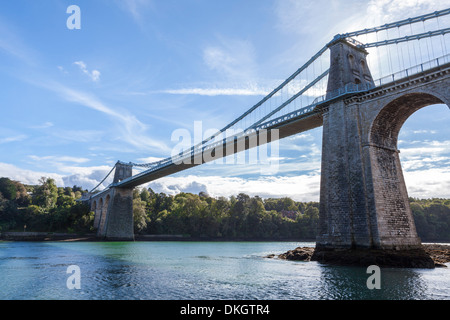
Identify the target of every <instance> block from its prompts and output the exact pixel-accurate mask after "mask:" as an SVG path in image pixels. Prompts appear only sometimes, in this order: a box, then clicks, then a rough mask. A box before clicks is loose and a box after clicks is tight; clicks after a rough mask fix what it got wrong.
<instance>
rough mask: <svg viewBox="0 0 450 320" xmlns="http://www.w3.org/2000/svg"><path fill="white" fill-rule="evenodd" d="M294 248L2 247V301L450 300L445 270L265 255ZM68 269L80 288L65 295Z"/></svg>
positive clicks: (220, 245)
mask: <svg viewBox="0 0 450 320" xmlns="http://www.w3.org/2000/svg"><path fill="white" fill-rule="evenodd" d="M298 246H314V244H313V243H296V242H290V243H288V242H280V243H278V242H267V243H265V242H255V243H253V242H248V243H247V242H115V243H114V242H113V243H102V242H73V243H63V242H0V271H1V272H0V288H1V290H0V299H2V300H10V299H14V300H22V299H27V300H29V299H38V300H47V299H52V300H53V299H56V300H58V299H65V300H67V299H69V300H79V299H82V300H94V299H95V300H111V299H126V300H139V299H144V300H325V299H326V300H330V299H331V300H340V299H343V300H366V299H383V300H404V299H407V300H411V299H413V300H449V299H450V268H438V269H434V270H426V269H423V270H422V269H390V268H385V269H381V274H380V280H381V289H379V290H376V289H375V290H369V289H368V288H367V279H368V277H369V276H370V274H368V273H367V269H366V268H358V267H337V266H328V265H322V264H319V263H317V262H293V261H283V260H279V259H267V258H264V256H266V255H268V254H270V253H275V254H280V253H284V252H286V251H287V250H291V249H294V248H296V247H298ZM70 265H77V266H78V267H79V270H80V275H79V283H80V289H73V290H70V289H69V288H68V287H67V280H68V278H69V277H71V276H72V274H68V273H67V268H68V267H69V266H70Z"/></svg>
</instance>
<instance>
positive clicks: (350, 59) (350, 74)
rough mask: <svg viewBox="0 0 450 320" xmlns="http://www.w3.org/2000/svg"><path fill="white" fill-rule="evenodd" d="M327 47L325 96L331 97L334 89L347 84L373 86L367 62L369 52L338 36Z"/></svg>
mask: <svg viewBox="0 0 450 320" xmlns="http://www.w3.org/2000/svg"><path fill="white" fill-rule="evenodd" d="M328 47H329V49H330V60H331V61H330V74H329V76H328V87H327V98H332V97H333V95H334V94H335V92H336V91H338V90H339V89H342V88H345V87H348V86H356V85H357V86H361V88H363V87H366V88H367V87H374V86H375V84H374V81H373V78H372V74H371V72H370V70H369V67H368V64H367V55H368V54H369V53H368V52H367V51H366V50H365V49H363V48H360V47H358V46H357V43H355V44H353V43H350V42H348V40H346V39H343V38H340V37H336V39H335V40H334V41H332V42H331V43H330V44H329V45H328Z"/></svg>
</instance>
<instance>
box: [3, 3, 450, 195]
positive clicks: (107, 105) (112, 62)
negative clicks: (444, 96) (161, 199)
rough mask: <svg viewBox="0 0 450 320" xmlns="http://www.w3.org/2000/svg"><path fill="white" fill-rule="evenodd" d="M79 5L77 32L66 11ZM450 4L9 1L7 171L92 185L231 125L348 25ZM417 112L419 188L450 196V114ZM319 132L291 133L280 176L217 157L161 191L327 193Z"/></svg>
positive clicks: (415, 191)
mask: <svg viewBox="0 0 450 320" xmlns="http://www.w3.org/2000/svg"><path fill="white" fill-rule="evenodd" d="M72 4H75V5H78V6H79V7H80V9H81V29H80V30H69V29H68V28H67V27H66V20H67V19H68V18H69V14H67V13H66V9H67V7H68V6H70V5H72ZM447 7H450V1H449V0H440V1H432V0H402V1H400V0H350V1H349V0H331V1H328V0H327V1H325V0H317V1H304V0H264V1H261V0H239V1H237V0H226V1H225V0H223V1H222V0H215V1H212V0H164V1H163V0H70V1H62V0H46V1H32V0H14V1H1V2H0V59H1V61H2V63H1V64H0V88H1V90H0V110H1V115H2V118H1V119H2V121H1V125H0V176H7V177H10V178H11V179H15V180H19V181H21V182H23V183H37V181H38V179H39V178H40V177H41V176H48V177H53V178H54V179H55V180H56V181H57V183H58V185H60V186H73V185H75V184H76V185H79V186H80V185H81V186H83V187H84V188H92V187H93V186H94V185H96V184H97V182H99V181H100V180H101V179H102V178H103V177H104V175H105V174H106V173H107V172H108V171H109V170H110V169H111V167H112V166H113V165H114V164H115V163H116V161H117V160H121V161H126V162H128V161H132V162H151V161H152V160H155V159H161V158H166V157H169V156H170V155H171V150H172V149H173V147H174V146H175V145H176V142H174V141H172V140H171V136H172V133H173V132H174V131H175V130H177V129H187V130H189V131H191V132H193V131H194V129H193V127H194V122H195V121H202V123H203V127H204V128H205V129H207V128H222V127H223V126H224V125H226V124H227V123H229V122H230V121H232V120H233V119H234V118H236V117H237V116H239V115H240V114H242V113H243V112H244V111H245V110H247V109H248V108H249V107H251V106H252V105H254V104H255V103H256V102H257V101H259V100H260V99H261V98H262V97H263V94H264V93H268V92H270V91H271V90H272V89H273V88H275V87H276V86H277V85H278V84H280V83H281V82H282V81H283V80H284V79H285V78H287V77H288V76H289V75H290V74H292V73H293V72H294V71H295V70H297V69H298V68H299V67H300V66H301V65H302V64H303V63H305V62H306V61H307V60H308V59H309V58H310V57H311V56H312V55H313V54H315V53H316V52H317V51H318V50H319V49H320V48H322V46H323V45H324V44H325V43H327V42H328V41H330V40H331V39H332V37H333V36H334V35H335V34H337V33H344V32H348V31H353V30H357V29H361V28H366V27H370V26H377V25H381V24H384V23H387V22H392V21H396V20H398V19H404V18H408V17H411V16H416V15H420V14H423V13H428V12H433V11H435V10H441V9H445V8H447ZM448 111H449V110H448V108H447V107H446V106H443V105H440V106H432V107H428V108H425V109H423V110H420V111H419V112H417V113H416V114H414V115H413V116H412V117H411V118H410V119H409V120H408V121H407V123H406V124H405V126H404V127H403V129H402V132H401V137H400V142H399V147H400V149H401V150H402V163H403V167H404V171H405V179H406V181H407V184H408V191H409V193H410V195H411V196H416V197H420V198H423V197H433V196H437V197H450V191H449V190H450V170H449V164H450V139H449V133H450V129H449V126H448V123H449V121H450V112H448ZM321 136H322V134H321V129H320V128H319V129H316V130H312V131H308V132H306V133H303V134H299V135H297V136H294V137H291V138H288V139H285V140H283V141H281V142H280V151H279V155H278V157H279V160H280V167H279V170H278V172H277V173H276V174H273V175H264V174H261V165H238V166H230V165H220V164H215V165H206V166H202V167H199V168H197V169H191V170H189V171H185V172H183V173H180V174H177V175H174V176H173V177H167V178H164V179H161V180H159V181H156V182H154V183H152V184H151V185H150V186H151V187H152V188H154V189H155V190H156V191H162V192H166V193H171V194H173V193H176V192H179V191H188V192H199V191H207V192H208V193H210V194H211V195H213V196H222V195H223V196H229V195H232V194H237V193H239V192H245V193H248V194H251V195H256V194H259V195H261V196H264V197H269V196H273V197H280V196H290V197H293V198H294V199H296V200H303V201H317V200H318V194H319V187H320V185H319V183H320V159H321Z"/></svg>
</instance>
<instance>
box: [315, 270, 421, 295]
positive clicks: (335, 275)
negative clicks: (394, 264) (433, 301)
mask: <svg viewBox="0 0 450 320" xmlns="http://www.w3.org/2000/svg"><path fill="white" fill-rule="evenodd" d="M320 270H321V276H320V281H319V288H318V291H319V295H318V299H325V300H421V299H427V294H426V292H427V284H426V282H425V281H424V280H423V277H422V275H421V273H420V272H419V270H417V269H396V268H381V272H380V284H381V286H380V289H369V288H368V286H367V281H368V279H369V277H370V276H371V275H372V273H367V269H366V268H361V267H345V266H329V265H320Z"/></svg>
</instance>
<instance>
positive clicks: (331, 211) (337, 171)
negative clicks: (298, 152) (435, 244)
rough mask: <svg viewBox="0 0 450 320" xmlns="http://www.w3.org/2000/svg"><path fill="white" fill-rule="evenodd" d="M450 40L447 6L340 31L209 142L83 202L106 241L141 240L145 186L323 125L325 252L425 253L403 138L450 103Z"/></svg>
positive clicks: (116, 180)
mask: <svg viewBox="0 0 450 320" xmlns="http://www.w3.org/2000/svg"><path fill="white" fill-rule="evenodd" d="M449 34H450V9H445V10H441V11H436V12H433V13H429V14H425V15H421V16H418V17H414V18H408V19H404V20H401V21H397V22H393V23H387V24H385V25H382V26H379V27H372V28H367V29H362V30H358V31H355V32H349V33H343V34H338V35H336V36H335V37H334V38H333V39H332V40H331V41H330V42H329V43H327V44H325V45H324V46H323V47H322V48H321V49H320V50H318V51H317V53H316V54H315V55H313V56H312V57H311V59H310V60H308V61H307V62H306V63H305V64H304V65H302V66H301V67H300V68H299V69H298V70H297V71H295V72H294V73H293V74H292V75H291V76H289V77H288V78H287V79H286V80H285V81H284V82H283V83H281V84H280V85H279V86H278V87H277V88H275V89H274V90H273V91H272V92H270V93H269V94H268V95H267V96H265V97H264V98H263V99H262V100H260V101H259V102H258V103H256V104H255V105H254V106H252V107H251V108H249V109H248V110H246V111H245V112H244V113H243V114H242V115H240V116H239V117H237V118H236V119H234V120H233V121H232V122H230V123H229V124H227V125H226V126H224V127H223V128H222V129H221V130H218V131H217V132H216V133H215V134H213V135H211V136H210V137H208V138H207V139H204V140H203V141H202V142H201V143H198V144H196V145H193V146H191V147H190V148H188V149H186V150H182V151H181V152H179V153H176V154H172V155H171V156H170V157H167V158H166V159H163V160H161V161H157V162H153V163H146V164H142V163H134V162H123V161H118V162H117V163H116V165H115V166H114V168H112V169H111V171H110V172H109V174H108V175H107V176H106V177H105V178H104V179H103V180H102V181H101V182H100V183H99V184H98V185H97V186H96V187H95V188H94V189H93V190H91V192H90V193H89V194H86V195H85V196H84V199H85V200H88V201H90V203H91V205H92V209H93V210H94V211H95V212H96V219H95V224H96V227H97V230H98V235H99V236H100V237H103V238H111V239H112V238H120V239H133V226H132V222H133V218H132V200H131V193H132V190H133V188H135V187H137V186H139V185H142V184H145V183H148V182H151V181H154V180H156V179H159V178H161V177H165V176H168V175H171V174H174V173H176V172H181V171H183V170H186V169H189V168H192V167H195V166H199V165H202V164H204V163H206V162H210V161H215V160H217V159H220V158H222V157H227V156H230V155H233V154H236V153H240V152H243V151H245V150H248V149H251V148H255V147H259V146H262V145H264V144H268V143H271V142H274V141H276V140H279V139H283V138H285V137H288V136H292V135H295V134H298V133H301V132H304V131H307V130H311V129H313V128H317V127H321V126H322V127H323V152H322V181H321V199H320V200H321V207H320V230H319V237H318V240H317V245H318V247H322V248H341V247H342V248H347V247H371V248H394V247H395V248H397V249H399V248H400V249H401V248H413V247H417V246H418V245H420V239H418V237H417V233H416V230H415V227H414V222H413V220H412V214H411V210H410V208H409V204H408V197H407V192H406V187H405V183H404V180H403V175H402V170H401V165H400V160H399V157H398V150H397V136H398V132H399V130H400V128H401V126H402V124H403V122H404V121H405V120H406V119H407V118H408V117H409V116H410V115H411V114H412V113H414V112H415V111H417V110H418V109H420V108H423V107H425V106H427V105H430V104H447V105H450V90H449V89H448V85H449V83H450V75H449V71H450V52H449V49H450V40H449V38H450V35H449ZM133 169H134V170H137V171H138V172H137V173H136V174H133ZM111 180H112V181H111ZM130 190H131V191H130Z"/></svg>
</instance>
